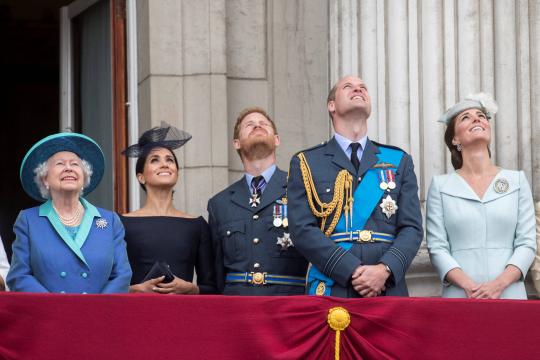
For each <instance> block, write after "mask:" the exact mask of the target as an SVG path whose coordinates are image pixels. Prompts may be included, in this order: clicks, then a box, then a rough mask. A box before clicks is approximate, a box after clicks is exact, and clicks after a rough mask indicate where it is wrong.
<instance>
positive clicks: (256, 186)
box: [249, 175, 266, 207]
mask: <svg viewBox="0 0 540 360" xmlns="http://www.w3.org/2000/svg"><path fill="white" fill-rule="evenodd" d="M264 185H266V181H265V180H264V177H262V175H259V176H255V177H254V178H253V179H252V180H251V197H250V199H249V204H250V205H251V207H257V205H259V204H260V203H261V199H260V197H261V193H262V189H263V187H264Z"/></svg>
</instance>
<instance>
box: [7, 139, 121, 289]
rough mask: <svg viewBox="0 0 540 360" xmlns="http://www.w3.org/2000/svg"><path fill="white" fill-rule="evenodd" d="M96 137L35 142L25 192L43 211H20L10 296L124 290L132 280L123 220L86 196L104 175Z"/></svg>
mask: <svg viewBox="0 0 540 360" xmlns="http://www.w3.org/2000/svg"><path fill="white" fill-rule="evenodd" d="M104 163H105V162H104V157H103V153H102V152H101V149H100V147H99V146H98V145H97V144H96V143H95V142H94V141H93V140H92V139H90V138H89V137H87V136H84V135H82V134H76V133H60V134H55V135H51V136H48V137H46V138H45V139H43V140H41V141H39V142H38V143H36V144H35V145H34V146H33V147H32V148H31V149H30V150H29V151H28V153H27V154H26V156H25V158H24V159H23V162H22V165H21V171H20V178H21V183H22V185H23V188H24V190H25V191H26V193H27V194H28V195H30V196H31V197H32V198H34V199H35V200H38V201H40V202H44V204H42V205H41V206H37V207H34V208H30V209H26V210H23V211H21V213H20V214H19V216H18V218H17V220H16V222H15V225H14V231H15V235H16V238H15V242H14V243H13V256H12V261H11V268H10V270H9V273H8V275H7V284H8V286H9V288H10V290H11V291H25V292H56V293H79V294H86V293H88V294H91V293H94V294H99V293H125V292H127V291H128V287H129V282H130V279H131V268H130V266H129V262H128V258H127V253H126V243H125V241H124V227H123V226H122V223H121V221H120V219H119V218H118V215H116V214H115V213H114V212H112V211H108V210H105V209H100V208H97V207H95V206H94V205H92V204H90V203H89V202H88V201H87V200H85V199H84V198H83V197H82V195H83V194H88V193H90V192H91V191H92V190H94V189H95V188H96V186H97V185H98V184H99V182H100V180H101V178H102V176H103V171H104Z"/></svg>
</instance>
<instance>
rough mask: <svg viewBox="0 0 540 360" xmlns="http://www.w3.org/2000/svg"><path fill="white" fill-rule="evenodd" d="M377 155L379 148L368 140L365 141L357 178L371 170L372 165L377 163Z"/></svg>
mask: <svg viewBox="0 0 540 360" xmlns="http://www.w3.org/2000/svg"><path fill="white" fill-rule="evenodd" d="M378 153H380V151H379V148H378V147H377V145H375V144H374V143H372V142H371V140H369V138H368V139H367V141H366V148H365V149H364V153H363V154H362V159H361V160H360V167H359V168H358V176H364V173H365V172H366V171H368V170H369V169H371V168H372V167H373V165H375V164H376V163H377V162H378V161H379V158H378V157H377V154H378ZM396 170H397V169H396Z"/></svg>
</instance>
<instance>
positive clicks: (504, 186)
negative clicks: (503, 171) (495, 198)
mask: <svg viewBox="0 0 540 360" xmlns="http://www.w3.org/2000/svg"><path fill="white" fill-rule="evenodd" d="M508 187H509V185H508V180H506V179H497V181H495V184H493V190H495V192H496V193H497V194H504V193H505V192H507V191H508Z"/></svg>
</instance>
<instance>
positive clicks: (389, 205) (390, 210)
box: [379, 195, 398, 219]
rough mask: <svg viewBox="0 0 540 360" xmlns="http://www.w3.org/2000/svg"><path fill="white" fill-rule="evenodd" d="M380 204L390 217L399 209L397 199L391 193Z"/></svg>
mask: <svg viewBox="0 0 540 360" xmlns="http://www.w3.org/2000/svg"><path fill="white" fill-rule="evenodd" d="M379 206H380V207H381V209H382V212H383V213H384V215H386V217H387V218H388V219H390V217H391V216H392V215H394V214H395V213H396V211H397V209H398V206H397V204H396V201H395V200H394V199H392V197H391V196H390V195H387V196H386V197H385V198H384V199H383V201H382V202H381V204H380V205H379Z"/></svg>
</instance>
